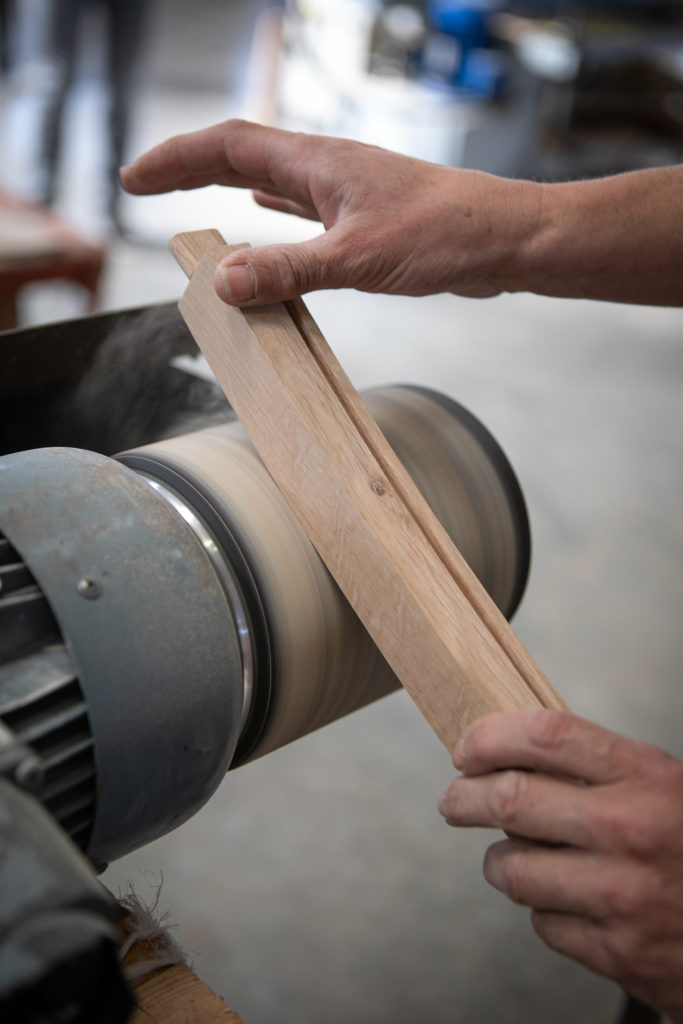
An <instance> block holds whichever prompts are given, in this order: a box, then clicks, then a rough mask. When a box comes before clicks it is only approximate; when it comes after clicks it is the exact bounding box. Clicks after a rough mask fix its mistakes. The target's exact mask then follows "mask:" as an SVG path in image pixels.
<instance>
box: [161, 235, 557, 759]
mask: <svg viewBox="0 0 683 1024" xmlns="http://www.w3.org/2000/svg"><path fill="white" fill-rule="evenodd" d="M197 235H198V233H194V232H190V233H189V234H185V235H178V236H176V237H175V238H174V239H173V240H172V243H171V250H172V252H173V253H174V255H175V256H176V258H177V259H178V261H179V262H180V263H181V265H182V266H183V268H184V269H185V271H186V273H191V275H192V276H191V280H190V283H189V285H188V287H187V289H186V291H185V294H184V295H183V298H182V299H181V302H180V310H181V313H182V315H183V317H184V319H185V321H186V323H187V325H188V327H189V329H190V331H191V332H192V334H193V335H194V338H195V340H196V341H197V343H198V345H199V346H200V348H201V349H202V351H203V353H204V355H205V357H206V359H207V361H208V362H209V364H210V366H211V368H212V369H213V371H214V374H215V375H216V379H217V380H218V382H219V384H220V385H221V387H222V388H223V390H224V391H225V394H226V395H227V397H228V400H229V401H230V402H231V404H232V406H233V408H234V409H235V412H236V413H237V415H238V416H239V418H240V420H241V421H242V424H243V425H244V427H245V429H246V431H247V433H248V434H249V436H250V438H251V440H252V442H253V444H254V446H255V447H256V449H257V450H258V452H259V454H260V456H261V458H262V459H263V461H264V463H265V465H266V466H267V468H268V470H269V471H270V473H271V475H272V476H273V478H274V480H275V482H276V483H277V485H278V487H279V488H280V490H281V491H282V493H283V495H284V496H285V498H286V499H287V501H288V502H289V504H290V505H291V507H292V508H293V510H294V512H295V514H296V515H297V517H298V519H299V521H300V523H301V525H302V526H303V528H304V530H305V531H306V533H307V535H308V537H309V538H310V540H311V542H312V543H313V545H314V546H315V548H316V550H317V551H318V553H319V555H320V556H321V558H322V559H323V561H324V562H325V564H326V565H327V568H328V569H329V571H330V572H331V573H332V575H333V576H334V578H335V580H336V581H337V583H338V584H339V586H340V588H341V589H342V591H343V592H344V594H345V596H346V597H347V599H348V601H349V603H350V604H351V606H352V607H353V608H354V610H355V611H356V612H357V614H358V615H359V617H360V619H361V620H362V622H363V624H364V625H365V627H366V629H367V630H368V632H369V633H370V635H371V636H372V638H373V639H374V641H375V643H376V644H377V646H378V647H379V649H380V650H381V651H382V653H383V654H384V656H385V658H386V659H387V661H388V662H389V664H390V665H391V667H392V668H393V670H394V672H395V673H396V675H397V676H398V678H399V679H400V680H401V682H402V684H403V686H404V687H405V689H406V690H407V691H408V693H409V694H410V696H411V697H412V698H413V700H414V701H415V703H416V704H417V706H418V707H419V708H420V710H421V711H422V713H423V714H424V716H425V718H426V719H427V721H428V722H429V724H430V725H431V726H432V728H433V729H434V731H435V732H436V733H437V735H438V736H439V738H440V739H441V740H442V742H443V743H444V744H445V746H446V747H448V748H449V749H450V748H452V747H453V745H454V744H455V742H456V741H457V739H458V738H459V736H460V735H461V734H462V732H463V731H464V730H465V728H466V727H467V726H468V725H469V724H470V723H471V722H472V721H473V720H475V719H476V718H480V717H482V716H483V715H485V714H487V713H489V712H491V711H495V710H509V709H512V708H524V707H534V706H536V707H538V706H548V707H563V706H564V705H563V702H562V700H561V699H560V697H559V696H558V695H557V694H556V692H555V691H554V690H553V688H552V686H551V685H550V683H549V682H548V680H547V679H546V677H545V676H544V675H543V673H542V672H541V670H540V669H539V667H538V666H537V665H536V663H535V662H534V661H533V659H532V658H531V656H530V655H529V653H528V652H527V651H526V650H525V649H524V647H523V645H522V644H521V642H520V641H519V639H518V638H517V636H516V635H515V633H514V631H513V630H512V628H511V627H510V625H509V624H508V623H507V621H506V620H505V618H504V617H503V616H502V615H501V613H500V612H499V611H498V609H497V608H496V606H495V605H494V603H493V602H492V601H491V599H490V598H489V596H488V594H487V593H486V591H485V590H484V588H483V587H482V586H481V584H480V583H479V581H478V580H477V578H476V576H475V575H474V573H473V572H472V571H471V570H470V569H469V567H468V566H467V564H466V562H465V561H464V559H463V558H462V556H461V555H460V553H459V552H458V551H457V549H456V548H455V546H454V545H453V543H452V541H451V540H450V538H449V537H448V535H447V534H446V532H445V531H444V530H443V528H442V527H441V525H440V523H439V522H438V520H437V519H436V517H435V516H434V514H433V513H432V512H431V510H430V508H429V506H428V505H427V503H426V501H425V500H424V499H423V498H422V496H421V495H420V493H419V491H418V490H417V488H416V487H415V486H414V484H413V483H412V481H411V480H410V478H409V477H408V475H407V473H406V472H405V470H404V469H403V467H402V466H401V464H400V462H399V460H398V459H397V457H396V456H395V454H394V453H393V451H392V450H391V448H390V447H389V445H388V444H387V442H386V440H385V439H384V437H383V436H382V434H381V432H380V431H379V428H378V427H377V425H376V424H375V422H374V421H373V420H372V418H371V417H370V415H369V414H368V412H367V410H366V409H365V407H364V406H363V403H362V401H361V399H360V398H359V396H358V395H357V393H356V392H355V391H354V389H353V387H352V386H351V384H350V382H349V380H348V378H347V377H346V375H345V373H344V371H343V369H342V368H341V366H340V365H339V363H338V361H337V360H336V358H335V356H334V354H333V353H332V351H331V350H330V348H329V346H328V345H327V343H326V342H325V339H324V337H323V336H322V334H321V332H320V331H319V329H318V328H317V326H316V325H315V323H314V321H313V318H312V317H311V316H310V314H309V313H308V310H307V309H306V307H305V305H304V304H303V302H301V300H298V301H296V302H294V303H287V304H278V305H272V306H265V307H260V308H257V309H250V310H248V311H242V310H238V309H235V308H232V307H229V306H227V305H225V304H224V303H222V302H221V301H220V299H219V298H218V297H217V295H216V293H215V291H214V287H213V277H214V270H215V264H216V262H217V261H218V260H219V259H220V258H221V257H222V256H224V255H225V254H226V252H227V251H229V250H228V249H227V248H226V247H224V246H218V245H216V244H214V243H215V242H216V241H217V239H216V238H215V236H214V233H213V232H211V233H209V234H208V235H207V233H206V232H202V233H200V235H201V237H197ZM207 243H209V244H208V245H207ZM202 245H207V252H205V253H204V255H203V256H202V257H201V259H199V261H198V263H197V264H196V268H195V269H194V271H193V270H192V266H193V263H194V262H195V260H196V257H197V254H198V250H199V249H200V248H201V247H202Z"/></svg>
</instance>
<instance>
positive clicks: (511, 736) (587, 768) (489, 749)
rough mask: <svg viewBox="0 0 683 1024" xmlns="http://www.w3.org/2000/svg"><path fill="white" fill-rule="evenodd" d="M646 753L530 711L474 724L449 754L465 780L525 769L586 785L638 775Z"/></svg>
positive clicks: (631, 743) (554, 714)
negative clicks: (559, 776) (575, 780)
mask: <svg viewBox="0 0 683 1024" xmlns="http://www.w3.org/2000/svg"><path fill="white" fill-rule="evenodd" d="M650 750H651V748H650V747H649V746H648V745H647V744H645V743H640V742H639V741H636V740H631V739H627V738H626V737H624V736H619V735H618V734H617V733H614V732H610V731H609V730H608V729H604V728H602V726H599V725H595V724H594V723H593V722H588V721H586V720H585V719H582V718H577V717H576V716H575V715H570V714H567V713H566V712H563V711H554V710H550V709H535V710H531V711H511V712H503V713H497V714H494V715H489V716H488V717H487V718H482V719H480V721H478V722H475V724H474V725H473V726H471V728H470V729H469V730H468V731H467V733H466V734H465V736H464V738H463V740H462V742H461V743H460V744H458V746H457V747H456V750H455V752H454V763H455V765H456V767H457V768H459V769H461V770H462V771H464V772H465V774H466V775H481V774H484V773H487V772H493V771H497V770H499V769H501V768H527V769H532V770H535V771H542V772H548V773H551V774H554V775H561V776H564V777H565V778H574V779H577V780H580V781H583V782H589V783H608V782H615V781H617V780H618V779H623V778H626V777H627V776H629V775H632V774H633V773H634V772H636V771H637V770H638V768H639V767H640V766H642V763H643V757H644V756H646V754H647V752H648V751H650Z"/></svg>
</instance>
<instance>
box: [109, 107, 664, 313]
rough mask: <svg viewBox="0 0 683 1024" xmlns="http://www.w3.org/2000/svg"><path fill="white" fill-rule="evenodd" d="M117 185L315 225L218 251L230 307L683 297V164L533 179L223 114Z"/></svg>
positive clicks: (170, 143) (145, 159) (158, 151)
mask: <svg viewBox="0 0 683 1024" xmlns="http://www.w3.org/2000/svg"><path fill="white" fill-rule="evenodd" d="M121 183H122V185H123V187H124V188H125V189H127V190H128V191H129V192H132V193H136V194H138V195H151V194H153V193H159V192H169V191H172V190H174V189H193V188H201V187H202V186H204V185H209V184H219V185H229V186H235V187H238V188H247V189H251V190H252V191H253V194H254V198H255V199H256V202H257V203H259V204H260V205H261V206H266V207H269V208H271V209H274V210H280V211H284V212H287V213H293V214H297V215H298V216H300V217H307V218H309V219H311V220H319V221H321V222H322V224H323V227H324V228H325V230H324V231H323V233H321V234H319V235H317V236H316V237H315V238H313V239H311V240H309V241H305V242H300V243H296V244H291V245H272V246H264V247H260V248H257V249H246V250H242V251H239V252H236V253H234V254H232V255H231V256H229V257H228V258H227V259H225V260H224V261H223V262H222V264H221V265H220V267H219V268H218V271H217V274H216V290H217V292H218V294H219V295H220V297H221V298H222V299H223V300H224V301H226V302H230V303H232V304H234V305H239V306H253V305H261V304H264V303H268V302H275V301H280V300H283V299H291V298H294V297H296V296H298V295H301V294H303V293H304V292H309V291H313V290H315V289H318V288H357V289H359V290H361V291H368V292H387V293H395V294H402V295H427V294H433V293H436V292H448V291H450V292H454V293H456V294H458V295H465V296H471V297H475V298H483V297H486V296H492V295H497V294H499V293H500V292H504V291H533V292H538V293H540V294H545V295H558V296H566V297H582V298H598V299H610V300H614V301H623V302H644V303H655V304H662V305H681V304H683V274H682V271H681V268H682V267H683V165H681V166H679V167H666V168H660V169H653V170H646V171H635V172H631V173H628V174H622V175H615V176H614V177H611V178H604V179H601V180H597V181H588V182H576V183H565V184H551V185H543V184H538V183H536V182H531V181H514V180H508V179H506V178H500V177H496V176H494V175H491V174H485V173H483V172H480V171H471V170H460V169H456V168H452V167H444V166H441V165H438V164H432V163H427V162H425V161H422V160H416V159H413V158H410V157H406V156H401V155H399V154H396V153H391V152H388V151H387V150H383V149H379V148H377V147H374V146H366V145H363V144H361V143H357V142H352V141H349V140H342V139H333V138H327V137H322V136H315V135H305V134H301V133H293V132H286V131H281V130H279V129H275V128H267V127H264V126H261V125H256V124H251V123H249V122H245V121H226V122H224V123H223V124H218V125H215V126H213V127H211V128H207V129H204V130H201V131H197V132H192V133H189V134H186V135H178V136H175V137H174V138H171V139H168V140H167V141H166V142H163V143H161V144H160V145H159V146H156V147H155V148H153V149H151V150H150V151H149V152H147V153H145V154H144V155H143V156H141V157H140V158H139V159H138V160H137V161H135V163H133V164H132V165H131V166H129V167H126V168H123V169H122V171H121Z"/></svg>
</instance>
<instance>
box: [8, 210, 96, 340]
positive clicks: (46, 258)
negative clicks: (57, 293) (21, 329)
mask: <svg viewBox="0 0 683 1024" xmlns="http://www.w3.org/2000/svg"><path fill="white" fill-rule="evenodd" d="M104 261H105V248H104V247H103V246H101V245H97V244H95V243H93V242H91V241H88V240H87V239H85V238H83V237H81V236H80V235H79V233H78V232H77V231H76V230H75V229H74V228H72V227H71V226H70V225H69V224H67V223H65V222H64V221H63V220H61V219H60V218H59V217H57V216H55V214H53V213H52V212H51V211H49V210H46V209H44V208H42V207H39V206H35V205H32V204H30V203H26V202H23V201H21V200H19V199H16V198H14V197H12V196H9V195H7V194H6V193H2V192H0V330H10V329H11V328H13V327H16V326H17V319H18V318H17V300H18V296H19V293H20V291H21V290H22V288H24V287H25V286H26V285H28V284H33V283H34V282H36V281H47V280H65V281H72V282H75V283H77V284H80V285H82V286H83V287H84V288H85V289H86V290H87V292H88V299H89V308H90V310H94V309H95V308H96V306H97V299H98V294H99V286H100V278H101V275H102V269H103V267H104Z"/></svg>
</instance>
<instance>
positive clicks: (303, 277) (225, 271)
mask: <svg viewBox="0 0 683 1024" xmlns="http://www.w3.org/2000/svg"><path fill="white" fill-rule="evenodd" d="M327 237H328V236H327V235H320V236H318V238H314V239H312V240H310V241H308V242H298V243H296V244H295V245H271V246H264V247H262V248H258V249H239V250H237V251H235V252H234V253H232V254H231V255H230V256H228V257H226V258H225V259H224V260H222V261H221V263H219V264H218V266H217V267H216V277H215V287H216V291H217V293H218V295H219V297H220V298H221V299H223V301H224V302H227V303H229V304H230V305H234V306H259V305H266V304H268V303H271V302H283V301H286V300H287V299H293V298H296V297H297V296H299V295H303V294H305V293H306V292H310V291H315V290H316V289H318V288H336V287H339V286H340V284H341V281H342V279H343V264H342V260H341V258H340V257H339V256H337V258H334V257H333V255H332V253H331V252H330V247H329V245H328V244H327ZM351 284H352V282H351Z"/></svg>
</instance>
